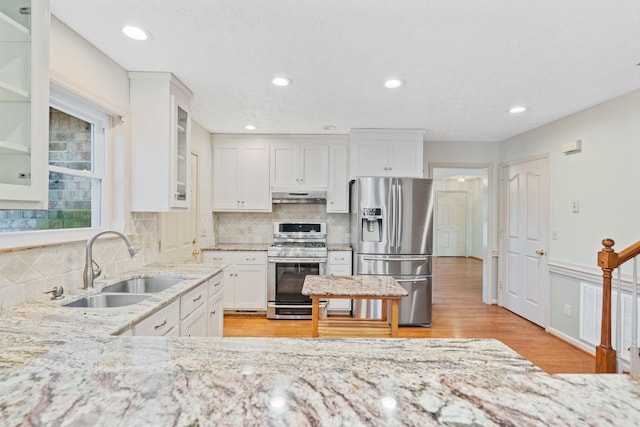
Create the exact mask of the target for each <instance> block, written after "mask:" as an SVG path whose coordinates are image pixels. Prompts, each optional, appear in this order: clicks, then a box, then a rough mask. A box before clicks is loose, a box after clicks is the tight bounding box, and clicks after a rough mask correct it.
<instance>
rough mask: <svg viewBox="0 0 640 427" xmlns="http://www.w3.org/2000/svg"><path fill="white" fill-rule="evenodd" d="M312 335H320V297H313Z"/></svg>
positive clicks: (315, 336)
mask: <svg viewBox="0 0 640 427" xmlns="http://www.w3.org/2000/svg"><path fill="white" fill-rule="evenodd" d="M311 304H312V305H311V336H312V337H313V338H317V337H318V319H319V318H320V297H311Z"/></svg>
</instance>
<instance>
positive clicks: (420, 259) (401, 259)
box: [362, 255, 429, 261]
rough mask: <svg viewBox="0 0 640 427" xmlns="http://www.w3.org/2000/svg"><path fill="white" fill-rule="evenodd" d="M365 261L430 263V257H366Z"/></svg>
mask: <svg viewBox="0 0 640 427" xmlns="http://www.w3.org/2000/svg"><path fill="white" fill-rule="evenodd" d="M362 259H363V260H365V261H428V260H429V256H428V255H425V256H414V257H406V256H405V257H388V256H385V255H383V256H365V257H363V258H362Z"/></svg>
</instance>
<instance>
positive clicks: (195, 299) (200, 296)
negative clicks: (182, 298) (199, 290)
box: [193, 294, 202, 302]
mask: <svg viewBox="0 0 640 427" xmlns="http://www.w3.org/2000/svg"><path fill="white" fill-rule="evenodd" d="M201 298H202V294H200V295H198V297H197V298H194V299H193V302H196V301H200V299H201Z"/></svg>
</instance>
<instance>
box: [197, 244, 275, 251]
mask: <svg viewBox="0 0 640 427" xmlns="http://www.w3.org/2000/svg"><path fill="white" fill-rule="evenodd" d="M270 244H271V243H218V244H216V245H213V246H209V247H206V248H202V249H201V250H202V251H240V252H244V251H266V250H267V249H268V248H269V245H270Z"/></svg>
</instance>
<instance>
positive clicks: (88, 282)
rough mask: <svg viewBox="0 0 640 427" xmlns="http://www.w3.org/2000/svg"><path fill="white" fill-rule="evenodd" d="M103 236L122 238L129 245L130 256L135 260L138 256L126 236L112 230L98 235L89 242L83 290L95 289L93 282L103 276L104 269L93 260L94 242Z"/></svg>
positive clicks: (83, 275)
mask: <svg viewBox="0 0 640 427" xmlns="http://www.w3.org/2000/svg"><path fill="white" fill-rule="evenodd" d="M103 234H115V235H116V236H118V237H120V238H121V239H122V240H123V241H124V243H125V244H126V245H127V250H128V251H129V255H131V258H133V257H134V256H135V254H136V251H135V250H134V249H133V245H131V242H130V241H129V239H128V238H127V236H125V235H124V234H122V233H119V232H117V231H112V230H107V231H102V232H100V233H98V234H96V235H95V236H93V237H92V238H90V239H89V240H87V249H86V258H87V259H86V260H85V265H84V273H83V274H82V277H83V281H84V288H83V289H89V288H93V281H94V280H95V278H96V277H98V276H100V274H102V269H101V268H100V266H99V265H98V263H97V262H95V261H94V260H93V255H92V248H93V242H95V241H96V239H97V238H98V237H100V236H102V235H103ZM94 265H95V266H96V269H95V270H94V269H93V266H94Z"/></svg>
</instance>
